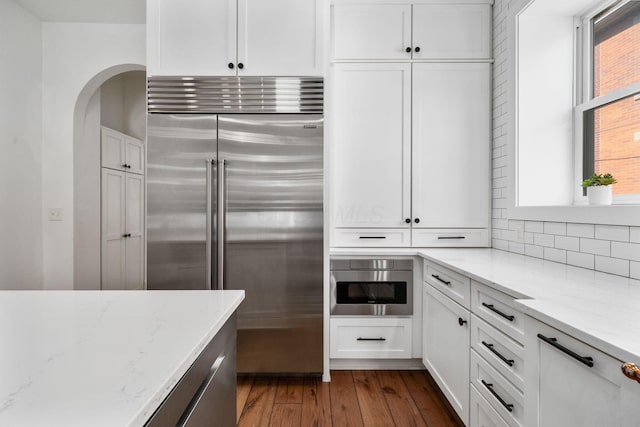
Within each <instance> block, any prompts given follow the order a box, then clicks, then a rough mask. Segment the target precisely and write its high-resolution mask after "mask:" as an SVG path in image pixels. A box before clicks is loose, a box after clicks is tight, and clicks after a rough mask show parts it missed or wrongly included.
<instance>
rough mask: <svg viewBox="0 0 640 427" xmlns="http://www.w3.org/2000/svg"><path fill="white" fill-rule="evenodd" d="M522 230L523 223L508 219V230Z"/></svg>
mask: <svg viewBox="0 0 640 427" xmlns="http://www.w3.org/2000/svg"><path fill="white" fill-rule="evenodd" d="M518 229H520V230H524V221H522V220H519V219H510V220H509V230H518Z"/></svg>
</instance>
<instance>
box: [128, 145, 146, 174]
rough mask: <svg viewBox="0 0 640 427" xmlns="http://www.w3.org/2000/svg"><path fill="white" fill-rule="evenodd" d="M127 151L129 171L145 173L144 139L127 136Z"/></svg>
mask: <svg viewBox="0 0 640 427" xmlns="http://www.w3.org/2000/svg"><path fill="white" fill-rule="evenodd" d="M125 152H126V163H127V172H131V173H137V174H143V173H144V145H143V144H142V141H139V140H137V139H135V138H131V137H126V139H125Z"/></svg>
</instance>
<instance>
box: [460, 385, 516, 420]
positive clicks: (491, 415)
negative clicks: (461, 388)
mask: <svg viewBox="0 0 640 427" xmlns="http://www.w3.org/2000/svg"><path fill="white" fill-rule="evenodd" d="M470 397H471V400H470V407H469V411H470V412H469V425H470V426H471V427H509V424H507V422H506V421H505V420H503V419H502V417H501V416H500V415H499V414H498V412H496V410H495V409H493V408H492V407H491V405H489V402H487V400H486V399H485V398H484V397H482V395H481V394H480V393H479V392H478V390H476V388H475V386H473V385H472V386H471V396H470Z"/></svg>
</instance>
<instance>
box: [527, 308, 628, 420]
mask: <svg viewBox="0 0 640 427" xmlns="http://www.w3.org/2000/svg"><path fill="white" fill-rule="evenodd" d="M525 328H526V329H525V336H526V339H527V341H526V345H525V348H526V357H527V367H526V376H525V388H526V393H527V403H526V419H525V425H526V426H527V427H537V426H540V427H546V426H580V427H602V426H607V427H631V426H637V425H640V384H638V383H637V382H636V381H633V380H629V379H628V378H626V377H625V376H624V375H623V374H622V372H621V369H620V368H621V366H622V363H623V362H622V361H620V360H618V359H616V358H613V357H611V356H609V355H607V354H605V353H603V352H601V351H599V350H597V349H596V348H594V347H591V346H589V345H587V344H585V343H583V342H581V341H578V340H577V339H575V338H573V337H571V336H569V335H567V334H565V333H562V332H560V331H559V330H557V329H554V328H552V327H550V326H548V325H546V324H544V323H542V322H539V321H537V320H535V319H532V318H529V317H528V318H527V319H526V322H525Z"/></svg>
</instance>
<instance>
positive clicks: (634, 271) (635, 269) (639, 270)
mask: <svg viewBox="0 0 640 427" xmlns="http://www.w3.org/2000/svg"><path fill="white" fill-rule="evenodd" d="M630 267H631V271H630V272H629V276H630V277H631V278H632V279H639V280H640V262H635V261H631V266H630Z"/></svg>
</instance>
